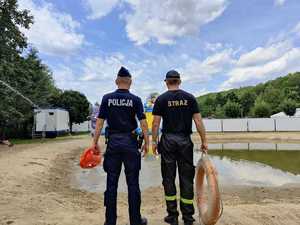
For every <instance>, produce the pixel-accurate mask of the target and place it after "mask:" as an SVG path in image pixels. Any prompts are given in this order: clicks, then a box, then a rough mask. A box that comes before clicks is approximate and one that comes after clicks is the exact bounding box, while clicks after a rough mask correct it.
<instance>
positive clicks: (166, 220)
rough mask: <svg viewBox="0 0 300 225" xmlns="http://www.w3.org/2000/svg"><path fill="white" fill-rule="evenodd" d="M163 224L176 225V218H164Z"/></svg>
mask: <svg viewBox="0 0 300 225" xmlns="http://www.w3.org/2000/svg"><path fill="white" fill-rule="evenodd" d="M164 220H165V222H166V223H168V224H171V225H178V218H177V217H174V216H166V217H165V219H164Z"/></svg>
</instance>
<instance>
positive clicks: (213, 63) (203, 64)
mask: <svg viewBox="0 0 300 225" xmlns="http://www.w3.org/2000/svg"><path fill="white" fill-rule="evenodd" d="M232 55H233V50H232V49H226V50H223V51H221V52H218V53H215V54H213V55H210V56H208V57H207V58H206V59H205V60H203V61H201V60H197V59H193V58H190V59H189V60H187V64H186V65H185V66H184V67H183V68H182V69H181V71H182V73H183V74H184V76H183V81H190V82H205V81H206V82H207V81H208V80H210V79H211V78H212V77H213V76H214V75H216V74H218V73H220V72H221V71H223V70H225V69H226V67H228V66H230V65H231V64H232V63H234V61H233V58H232Z"/></svg>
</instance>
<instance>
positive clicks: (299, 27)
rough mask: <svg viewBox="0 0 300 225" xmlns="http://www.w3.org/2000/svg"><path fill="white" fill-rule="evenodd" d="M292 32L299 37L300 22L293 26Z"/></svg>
mask: <svg viewBox="0 0 300 225" xmlns="http://www.w3.org/2000/svg"><path fill="white" fill-rule="evenodd" d="M292 32H293V33H296V34H297V35H298V36H299V37H300V22H299V23H298V24H297V25H296V26H295V27H294V29H293V31H292Z"/></svg>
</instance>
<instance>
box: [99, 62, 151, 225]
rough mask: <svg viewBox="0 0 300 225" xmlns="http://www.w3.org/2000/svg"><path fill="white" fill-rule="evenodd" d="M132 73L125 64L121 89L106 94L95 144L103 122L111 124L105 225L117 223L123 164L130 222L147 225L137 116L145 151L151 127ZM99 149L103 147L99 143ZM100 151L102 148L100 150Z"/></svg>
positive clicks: (119, 79)
mask: <svg viewBox="0 0 300 225" xmlns="http://www.w3.org/2000/svg"><path fill="white" fill-rule="evenodd" d="M131 83H132V80H131V74H130V73H129V71H128V70H127V69H126V68H124V67H121V69H120V70H119V72H118V76H117V79H116V85H117V86H118V89H117V90H116V91H115V92H112V93H109V94H106V95H104V96H103V99H102V103H101V106H100V111H99V115H98V119H97V123H96V130H95V136H94V140H93V144H94V145H97V144H98V139H99V135H100V132H101V130H102V128H103V123H104V121H105V120H106V121H107V124H108V144H107V149H106V152H105V157H104V162H103V168H104V170H105V172H106V173H107V184H106V191H105V193H104V205H105V207H106V214H105V216H106V221H105V223H104V224H105V225H116V220H117V189H118V181H119V176H120V173H121V168H122V164H124V167H125V175H126V182H127V186H128V205H129V217H130V225H146V224H147V220H146V219H145V218H142V217H141V213H140V206H141V192H140V187H139V171H140V169H141V153H140V152H139V150H138V143H137V137H136V135H135V134H134V131H135V129H136V128H137V127H138V124H137V120H136V118H137V119H138V120H139V121H140V126H141V129H142V132H143V134H144V137H145V144H144V146H143V147H142V150H143V152H144V154H146V153H147V152H148V148H149V139H148V126H147V122H146V117H145V114H144V109H143V104H142V101H141V99H140V98H139V97H137V96H135V95H133V94H131V93H130V92H129V89H130V86H131ZM97 147H98V149H99V146H98V145H97ZM99 151H100V150H99Z"/></svg>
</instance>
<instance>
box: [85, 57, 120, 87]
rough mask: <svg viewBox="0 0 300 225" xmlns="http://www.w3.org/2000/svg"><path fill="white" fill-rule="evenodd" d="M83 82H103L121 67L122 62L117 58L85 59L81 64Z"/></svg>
mask: <svg viewBox="0 0 300 225" xmlns="http://www.w3.org/2000/svg"><path fill="white" fill-rule="evenodd" d="M83 64H84V69H83V77H82V78H81V80H83V81H104V80H106V79H109V78H110V77H112V76H113V75H114V74H117V72H118V69H119V68H120V67H121V66H122V62H121V60H120V58H119V57H117V56H108V57H101V56H96V57H93V58H87V59H85V60H84V62H83Z"/></svg>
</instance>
